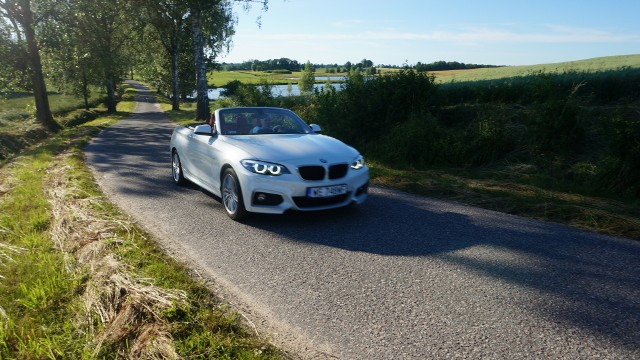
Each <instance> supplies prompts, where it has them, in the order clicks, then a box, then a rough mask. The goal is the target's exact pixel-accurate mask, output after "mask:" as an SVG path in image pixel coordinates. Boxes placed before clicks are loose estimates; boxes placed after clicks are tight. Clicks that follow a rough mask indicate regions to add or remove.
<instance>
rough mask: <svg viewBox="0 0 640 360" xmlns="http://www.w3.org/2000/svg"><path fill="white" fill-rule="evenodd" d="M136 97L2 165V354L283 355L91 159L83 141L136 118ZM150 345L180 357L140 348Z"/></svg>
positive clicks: (129, 96)
mask: <svg viewBox="0 0 640 360" xmlns="http://www.w3.org/2000/svg"><path fill="white" fill-rule="evenodd" d="M134 95H135V91H133V90H132V89H129V90H127V92H126V95H125V100H124V101H122V102H121V103H119V104H118V111H119V112H118V113H117V114H114V115H110V116H102V117H99V118H98V119H96V120H94V121H90V122H87V123H85V124H83V125H81V126H77V127H71V128H67V129H64V130H63V131H62V132H61V133H60V134H57V135H55V136H53V137H50V138H48V139H46V140H44V141H42V142H41V144H40V145H39V146H38V147H36V148H34V149H31V150H26V151H23V153H22V154H21V155H20V156H19V157H17V158H14V159H13V160H12V161H10V162H7V163H5V164H4V165H3V166H2V171H1V172H0V275H2V276H3V278H0V314H2V315H1V316H0V318H1V319H2V320H0V322H1V324H2V326H0V358H2V359H44V358H60V359H94V358H100V359H102V358H141V357H145V356H146V357H148V358H157V357H162V358H171V357H173V356H179V357H182V358H194V357H197V358H201V359H211V358H229V359H230V358H242V359H273V358H281V357H282V356H281V355H280V354H279V352H278V351H277V350H276V349H274V348H273V347H271V346H270V345H269V344H268V343H267V342H266V341H265V340H262V339H258V338H257V337H256V336H255V335H254V334H253V333H252V332H250V331H248V330H247V329H246V328H245V327H244V325H242V323H241V317H240V316H239V315H238V314H237V313H235V312H234V311H231V310H230V309H228V308H227V307H226V306H225V305H224V304H223V303H221V302H220V301H219V300H218V299H217V298H216V297H215V296H214V295H212V293H211V292H210V291H209V289H208V288H207V287H206V286H205V285H204V284H203V283H202V282H200V281H197V280H194V279H193V278H192V277H191V276H190V272H189V270H188V269H187V268H186V267H184V266H182V265H181V264H179V263H177V262H176V261H174V260H173V259H172V258H170V257H168V256H167V255H165V254H164V253H163V252H162V251H161V250H160V249H159V248H158V246H157V245H156V244H155V243H154V241H153V240H152V237H151V236H150V235H149V234H146V233H145V232H144V231H142V230H140V229H139V228H137V227H136V226H135V224H133V223H132V222H131V221H130V220H129V219H128V218H127V217H126V216H125V215H124V214H122V213H121V212H120V211H119V210H118V209H116V208H115V207H114V206H113V205H111V204H110V203H109V202H108V201H107V199H106V198H105V197H104V196H103V195H102V194H101V192H100V190H99V188H98V186H97V184H96V183H95V181H94V179H93V177H92V175H91V172H90V171H89V169H88V168H87V167H86V166H85V164H84V161H83V153H82V147H83V146H84V145H85V144H86V143H87V142H88V141H89V140H90V139H91V138H92V137H93V136H95V135H96V134H97V133H98V132H99V131H101V130H102V129H104V128H105V127H107V126H109V125H110V124H112V123H114V122H115V121H118V120H119V119H123V118H126V117H127V116H129V114H130V112H131V111H133V109H134V107H135V102H133V101H131V99H132V97H133V96H134ZM84 249H92V250H90V251H89V252H87V251H86V250H84ZM82 254H84V255H82ZM87 254H92V255H91V256H88V257H87ZM113 286H115V291H116V293H115V294H120V295H119V296H115V297H114V296H113V294H114V293H113V292H112V290H111V287H113ZM121 289H123V290H121ZM159 298H162V299H165V301H164V302H162V301H160V302H159V301H157V299H159ZM118 299H120V300H119V302H118ZM110 302H113V303H112V304H110ZM104 305H106V306H107V307H106V308H104ZM100 309H102V310H100ZM108 309H111V310H108ZM114 309H121V311H120V312H119V314H120V315H118V316H117V317H114V318H112V320H113V321H108V322H104V321H103V318H104V317H105V316H107V317H108V318H109V315H108V314H109V313H110V311H114ZM131 314H133V315H134V316H132V317H128V318H127V317H126V316H127V315H131ZM120 317H124V319H127V320H126V321H124V322H123V323H122V324H120V325H119V322H118V319H119V318H120ZM157 329H163V330H161V331H159V330H157ZM147 334H150V335H148V336H147ZM145 341H147V342H153V343H162V342H163V341H165V342H169V343H170V344H171V347H172V348H173V350H172V351H173V353H169V354H167V353H157V352H155V353H154V352H153V351H152V350H148V349H153V346H152V347H146V348H145V347H142V348H143V350H144V349H147V351H148V352H147V353H140V352H135V351H138V350H137V349H138V347H136V346H134V344H138V345H139V344H141V343H143V344H144V342H145ZM134 352H135V353H134ZM145 354H146V355H145Z"/></svg>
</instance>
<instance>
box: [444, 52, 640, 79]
mask: <svg viewBox="0 0 640 360" xmlns="http://www.w3.org/2000/svg"><path fill="white" fill-rule="evenodd" d="M624 68H640V55H622V56H608V57H601V58H593V59H587V60H579V61H569V62H562V63H555V64H539V65H523V66H504V67H498V68H482V69H471V70H449V71H437V72H434V73H433V75H435V77H436V81H437V82H439V83H448V82H467V81H482V80H496V79H502V78H512V77H520V76H528V75H533V74H540V73H548V74H553V73H556V74H561V73H565V72H570V71H575V72H595V71H606V70H618V69H624Z"/></svg>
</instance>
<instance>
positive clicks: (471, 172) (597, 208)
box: [369, 161, 640, 240]
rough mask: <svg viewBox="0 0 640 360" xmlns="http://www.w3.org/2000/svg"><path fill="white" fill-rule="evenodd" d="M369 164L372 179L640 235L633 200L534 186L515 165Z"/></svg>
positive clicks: (598, 229) (508, 210) (595, 228)
mask: <svg viewBox="0 0 640 360" xmlns="http://www.w3.org/2000/svg"><path fill="white" fill-rule="evenodd" d="M369 168H370V169H371V182H372V183H373V184H375V185H379V186H383V187H390V188H396V189H399V190H403V191H407V192H410V193H414V194H419V195H423V196H430V197H435V198H440V199H447V200H453V201H458V202H461V203H465V204H469V205H473V206H477V207H481V208H485V209H490V210H495V211H500V212H504V213H509V214H514V215H519V216H524V217H528V218H532V219H538V220H543V221H551V222H555V223H559V224H565V225H569V226H572V227H575V228H579V229H584V230H589V231H595V232H599V233H602V234H608V235H614V236H622V237H627V238H630V239H636V240H640V208H639V207H638V206H637V204H635V203H634V202H627V201H624V199H619V200H615V199H610V198H601V197H596V196H585V195H579V194H576V193H573V192H566V191H558V190H549V189H548V188H546V187H543V186H536V185H533V184H532V183H531V181H530V180H527V179H525V178H522V177H526V176H529V175H530V171H528V170H527V169H518V166H511V167H508V168H502V169H500V168H484V169H462V168H436V169H430V170H416V169H398V168H390V167H388V166H386V165H383V164H381V163H379V162H375V161H373V162H369ZM525 173H526V174H527V175H525ZM519 177H520V178H519Z"/></svg>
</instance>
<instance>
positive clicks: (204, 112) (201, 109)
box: [191, 9, 209, 121]
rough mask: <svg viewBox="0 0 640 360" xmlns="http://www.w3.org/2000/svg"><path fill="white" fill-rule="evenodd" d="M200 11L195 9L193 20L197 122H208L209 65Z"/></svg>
mask: <svg viewBox="0 0 640 360" xmlns="http://www.w3.org/2000/svg"><path fill="white" fill-rule="evenodd" d="M200 12H201V11H200V10H199V9H194V12H193V14H192V15H191V16H192V19H191V21H192V22H191V26H192V30H193V48H194V50H193V52H194V54H193V55H194V58H195V66H196V93H197V106H196V120H203V121H204V120H207V119H208V118H209V96H208V91H209V89H208V87H207V64H206V62H205V59H204V38H203V35H202V29H201V28H200V15H201V13H200Z"/></svg>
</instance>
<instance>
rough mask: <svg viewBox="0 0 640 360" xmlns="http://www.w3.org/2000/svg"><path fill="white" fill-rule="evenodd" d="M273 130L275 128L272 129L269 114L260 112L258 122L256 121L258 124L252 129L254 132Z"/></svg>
mask: <svg viewBox="0 0 640 360" xmlns="http://www.w3.org/2000/svg"><path fill="white" fill-rule="evenodd" d="M272 131H273V130H272V129H271V119H270V118H269V115H267V114H260V115H259V117H258V122H257V123H256V126H255V127H254V128H253V129H251V133H252V134H260V133H266V132H272Z"/></svg>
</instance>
